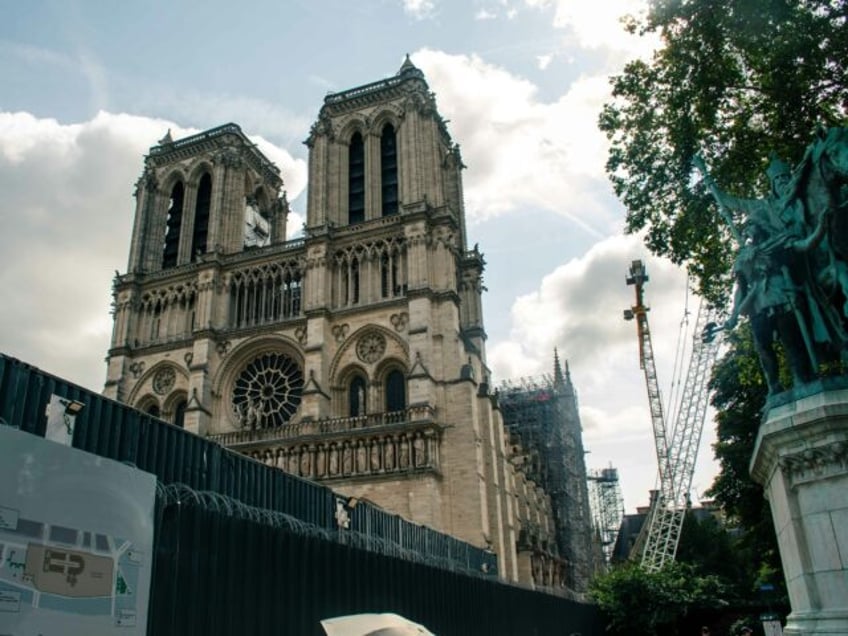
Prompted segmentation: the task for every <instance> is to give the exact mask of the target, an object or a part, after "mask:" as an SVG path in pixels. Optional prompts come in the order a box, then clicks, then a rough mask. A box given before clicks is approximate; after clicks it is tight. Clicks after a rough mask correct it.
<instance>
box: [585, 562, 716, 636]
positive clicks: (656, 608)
mask: <svg viewBox="0 0 848 636" xmlns="http://www.w3.org/2000/svg"><path fill="white" fill-rule="evenodd" d="M589 593H590V596H591V598H592V599H593V600H594V601H595V602H596V603H597V604H598V606H599V607H600V608H601V611H602V612H603V613H604V614H605V615H606V617H607V621H608V623H607V631H608V632H609V633H611V634H630V635H636V634H645V635H652V634H675V633H677V630H676V624H677V622H678V620H679V619H680V618H681V617H684V616H686V615H687V614H688V613H689V612H691V611H692V610H696V609H700V608H715V607H720V606H723V605H726V604H727V599H728V596H729V592H728V590H727V587H726V586H725V585H724V584H723V583H722V581H721V580H720V579H719V578H718V577H716V576H711V575H707V576H704V575H699V574H697V572H696V570H695V568H694V566H692V565H691V564H688V563H672V564H670V565H666V566H665V567H663V568H662V569H661V570H658V571H656V572H648V571H646V570H643V569H642V568H641V567H640V566H639V565H637V564H635V563H632V562H629V563H625V564H623V565H621V566H619V567H616V568H614V569H613V570H611V571H610V572H608V573H606V574H604V575H602V576H600V577H598V578H596V579H595V580H594V581H593V582H592V584H591V588H590V592H589Z"/></svg>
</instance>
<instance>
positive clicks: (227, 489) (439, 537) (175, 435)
mask: <svg viewBox="0 0 848 636" xmlns="http://www.w3.org/2000/svg"><path fill="white" fill-rule="evenodd" d="M54 394H55V395H57V396H60V397H62V398H65V399H68V400H76V401H79V402H82V403H83V404H85V408H83V410H82V411H81V412H80V413H79V414H78V415H76V421H75V427H74V429H75V430H74V436H73V445H74V447H76V448H79V449H81V450H85V451H88V452H91V453H95V454H97V455H100V456H102V457H107V458H109V459H114V460H117V461H121V462H125V463H128V464H131V465H134V466H137V467H138V468H140V469H142V470H145V471H147V472H150V473H153V474H155V475H156V476H157V478H158V479H159V481H160V482H162V483H163V484H172V483H181V484H185V485H187V486H189V487H190V488H192V489H195V490H200V491H210V492H216V493H220V494H221V495H226V496H228V497H232V498H233V499H236V500H238V501H240V502H242V503H244V504H247V505H249V506H254V507H258V508H267V509H269V510H274V511H277V512H282V513H285V514H288V515H291V516H292V517H295V518H297V519H301V520H303V521H304V522H306V523H309V524H312V525H314V526H317V527H319V528H324V529H326V530H328V531H332V532H335V531H336V530H337V525H336V520H335V517H334V514H335V506H336V495H335V494H334V493H333V492H332V490H330V489H329V488H326V487H324V486H321V485H319V484H315V483H313V482H310V481H307V480H304V479H301V478H300V477H296V476H294V475H290V474H288V473H285V472H283V471H281V470H278V469H276V468H272V467H270V466H266V465H264V464H263V463H261V462H258V461H256V460H254V459H251V458H249V457H246V456H243V455H240V454H238V453H235V452H232V451H229V450H227V449H224V448H222V447H221V446H220V445H219V444H217V443H215V442H211V441H209V440H207V439H204V438H202V437H199V436H197V435H194V434H192V433H190V432H188V431H185V430H183V429H181V428H179V427H176V426H173V425H172V424H169V423H167V422H164V421H162V420H159V419H157V418H155V417H153V416H151V415H148V414H147V413H143V412H141V411H138V410H136V409H134V408H131V407H129V406H127V405H125V404H121V403H119V402H116V401H114V400H110V399H108V398H106V397H104V396H102V395H100V394H98V393H94V392H92V391H88V390H87V389H84V388H82V387H80V386H78V385H75V384H73V383H70V382H67V381H65V380H62V379H60V378H57V377H55V376H53V375H50V374H48V373H45V372H43V371H41V370H39V369H37V368H35V367H33V366H31V365H28V364H26V363H24V362H21V361H19V360H16V359H14V358H11V357H9V356H6V355H4V354H0V418H2V421H3V422H5V423H7V424H10V425H12V426H16V427H18V428H20V429H22V430H25V431H27V432H30V433H33V434H36V435H41V436H43V435H44V434H45V429H46V416H45V409H46V408H47V405H48V403H49V402H50V398H51V396H52V395H54ZM351 529H352V530H355V531H356V532H359V533H361V534H362V535H364V536H367V537H373V538H377V539H380V540H382V541H383V542H387V543H388V544H392V545H396V546H398V548H400V549H402V550H406V551H410V552H414V553H416V554H418V555H421V556H422V558H428V559H431V560H433V561H434V562H436V563H440V564H442V565H448V564H449V565H451V566H452V567H469V568H472V569H474V570H476V571H485V572H487V573H489V574H490V575H492V576H495V575H496V574H497V557H496V555H494V554H493V553H491V552H487V551H484V550H481V549H479V548H475V547H473V546H470V545H469V544H466V543H464V542H461V541H459V540H457V539H455V538H453V537H450V536H448V535H445V534H442V533H439V532H436V531H435V530H433V529H431V528H426V527H424V526H420V525H418V524H414V523H410V522H408V521H406V520H404V519H402V518H401V517H399V516H397V515H393V514H389V513H387V512H385V511H384V510H381V509H379V508H376V507H374V506H372V505H370V504H368V503H367V502H360V503H358V504H357V506H356V509H355V514H352V515H351ZM400 551H401V550H398V552H400ZM484 564H485V566H486V567H485V568H484V567H483V566H484Z"/></svg>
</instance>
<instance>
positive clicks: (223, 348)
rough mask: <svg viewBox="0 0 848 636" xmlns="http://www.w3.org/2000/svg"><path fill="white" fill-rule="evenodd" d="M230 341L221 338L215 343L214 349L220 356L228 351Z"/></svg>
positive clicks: (230, 344)
mask: <svg viewBox="0 0 848 636" xmlns="http://www.w3.org/2000/svg"><path fill="white" fill-rule="evenodd" d="M231 346H232V343H231V342H230V341H229V340H222V341H221V342H219V343H218V344H216V345H215V350H216V351H217V352H218V355H219V356H221V357H222V358H223V357H224V356H225V355H227V354H228V353H229V352H230V347H231Z"/></svg>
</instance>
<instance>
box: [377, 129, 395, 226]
mask: <svg viewBox="0 0 848 636" xmlns="http://www.w3.org/2000/svg"><path fill="white" fill-rule="evenodd" d="M380 185H381V188H382V191H381V194H382V198H383V216H390V215H392V214H397V213H398V164H397V135H396V134H395V129H394V127H393V126H392V125H391V124H386V125H385V126H383V132H382V134H381V135H380Z"/></svg>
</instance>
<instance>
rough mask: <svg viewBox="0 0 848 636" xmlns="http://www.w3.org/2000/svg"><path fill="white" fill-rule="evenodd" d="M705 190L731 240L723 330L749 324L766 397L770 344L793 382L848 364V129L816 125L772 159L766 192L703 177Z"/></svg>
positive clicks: (773, 385) (774, 374)
mask: <svg viewBox="0 0 848 636" xmlns="http://www.w3.org/2000/svg"><path fill="white" fill-rule="evenodd" d="M693 163H695V165H696V167H698V168H699V169H700V170H701V172H702V173H703V174H704V177H705V180H706V183H707V185H708V187H709V189H710V191H711V194H712V195H713V197H714V198H715V199H716V202H717V203H718V205H719V210H720V212H721V214H722V217H723V218H724V220H725V222H726V223H727V224H728V227H729V229H730V231H731V233H732V234H733V236H734V238H735V239H736V242H737V243H738V250H737V255H736V262H735V264H734V269H733V271H734V273H735V275H736V281H737V286H736V294H735V298H734V307H733V310H732V313H731V316H730V318H729V319H728V321H727V323H726V324H725V327H726V328H732V327H733V326H734V325H735V324H736V321H737V318H738V316H739V315H740V314H742V315H747V316H748V317H749V319H750V321H751V328H752V331H753V336H754V344H755V347H756V349H757V353H758V355H759V358H760V362H761V364H762V367H763V371H764V373H765V376H766V381H767V383H768V387H769V394H770V395H774V394H776V393H778V392H780V391H781V390H782V386H781V384H780V378H779V372H778V369H779V365H778V350H777V349H776V347H775V346H776V345H777V344H778V343H779V345H780V346H781V347H782V350H783V351H784V352H785V354H786V360H787V363H788V367H789V371H790V372H791V375H792V379H793V387H800V386H803V385H804V384H806V383H808V382H810V381H811V380H813V379H814V378H816V377H817V376H819V375H820V374H821V373H822V372H828V373H831V372H833V371H834V369H836V370H837V371H839V370H841V371H843V372H844V371H845V365H846V364H848V128H833V129H830V130H829V131H826V132H824V131H822V132H820V133H819V134H818V136H817V139H816V140H815V141H814V142H813V143H812V144H811V145H810V146H809V147H808V148H807V150H806V152H805V154H804V157H803V159H802V160H801V162H800V163H799V164H798V165H797V166H796V167H795V168H794V169H792V168H790V167H789V166H788V165H787V164H785V163H784V162H782V161H781V160H780V159H777V158H773V159H772V161H771V164H770V165H769V168H768V170H767V174H768V177H769V180H770V191H769V193H768V194H767V196H765V197H763V198H761V199H740V198H736V197H733V196H731V195H728V194H726V193H724V192H722V191H721V190H719V188H718V187H717V186H716V184H715V183H714V182H713V181H712V179H711V178H710V176H709V174H708V172H707V170H706V166H705V165H704V163H703V160H701V159H700V157H696V158H695V161H694V162H693Z"/></svg>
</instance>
